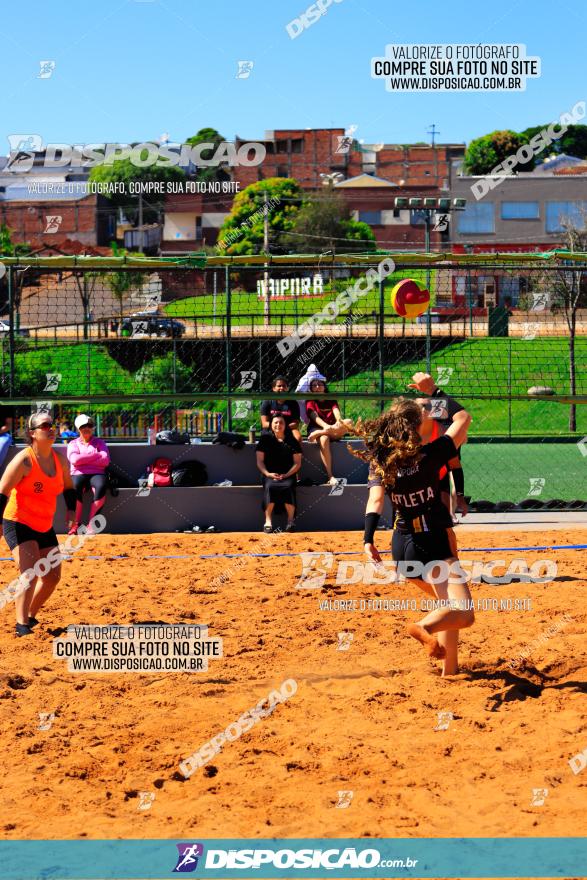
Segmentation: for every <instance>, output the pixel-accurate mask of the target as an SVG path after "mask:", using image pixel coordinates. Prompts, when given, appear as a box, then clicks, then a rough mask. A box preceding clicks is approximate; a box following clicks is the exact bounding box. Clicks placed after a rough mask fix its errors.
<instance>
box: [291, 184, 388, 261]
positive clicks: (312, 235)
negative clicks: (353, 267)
mask: <svg viewBox="0 0 587 880" xmlns="http://www.w3.org/2000/svg"><path fill="white" fill-rule="evenodd" d="M282 241H283V244H284V245H285V246H286V247H288V248H289V250H290V252H293V253H302V254H304V253H305V254H315V253H323V252H324V251H327V250H329V251H332V252H333V253H361V252H365V251H370V250H374V249H375V246H376V244H375V236H374V235H373V230H372V229H371V227H370V226H369V225H368V224H367V223H362V222H359V221H357V220H352V219H351V216H350V211H349V209H348V207H347V206H346V203H345V201H344V199H343V198H342V196H341V195H340V193H338V192H336V191H335V190H334V189H333V188H332V186H330V187H328V188H327V189H324V190H323V191H322V192H319V193H318V194H317V196H316V197H314V198H312V199H309V200H308V201H306V202H304V204H303V206H302V208H301V209H300V211H299V212H298V214H297V216H296V218H295V221H294V225H293V229H292V231H291V234H285V235H284V236H283V237H282Z"/></svg>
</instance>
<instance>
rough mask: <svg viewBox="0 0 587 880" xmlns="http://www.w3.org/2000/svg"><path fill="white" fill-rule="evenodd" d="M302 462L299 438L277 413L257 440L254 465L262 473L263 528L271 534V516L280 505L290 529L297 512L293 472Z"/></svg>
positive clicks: (287, 529) (286, 529)
mask: <svg viewBox="0 0 587 880" xmlns="http://www.w3.org/2000/svg"><path fill="white" fill-rule="evenodd" d="M301 465H302V450H301V447H300V444H299V443H298V441H297V440H296V439H295V438H294V437H292V435H291V433H290V432H289V431H286V429H285V419H284V417H283V416H282V415H281V414H280V413H278V414H277V415H275V416H273V418H272V419H271V424H270V428H269V431H268V432H267V433H266V434H262V435H261V438H260V439H259V442H258V443H257V467H258V469H259V470H260V471H261V473H262V474H263V510H264V511H265V525H264V526H263V531H264V532H266V533H267V534H271V532H272V531H273V523H272V521H271V516H272V514H273V511H274V509H275V512H276V513H279V512H281V510H282V509H283V508H285V511H286V513H287V526H286V527H285V531H286V532H293V531H294V529H295V526H294V517H295V514H296V474H297V472H298V471H299V469H300V467H301Z"/></svg>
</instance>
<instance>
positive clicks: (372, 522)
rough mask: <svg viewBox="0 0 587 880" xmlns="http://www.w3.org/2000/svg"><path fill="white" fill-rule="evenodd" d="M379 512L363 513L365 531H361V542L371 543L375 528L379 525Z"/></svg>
mask: <svg viewBox="0 0 587 880" xmlns="http://www.w3.org/2000/svg"><path fill="white" fill-rule="evenodd" d="M380 519H381V514H379V513H366V514H365V531H364V532H363V544H372V543H373V538H374V537H375V529H376V528H377V526H378V525H379V520H380Z"/></svg>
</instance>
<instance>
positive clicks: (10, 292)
mask: <svg viewBox="0 0 587 880" xmlns="http://www.w3.org/2000/svg"><path fill="white" fill-rule="evenodd" d="M12 273H13V269H12V266H9V267H8V364H9V374H8V392H9V394H10V397H13V396H14V277H13V274H12Z"/></svg>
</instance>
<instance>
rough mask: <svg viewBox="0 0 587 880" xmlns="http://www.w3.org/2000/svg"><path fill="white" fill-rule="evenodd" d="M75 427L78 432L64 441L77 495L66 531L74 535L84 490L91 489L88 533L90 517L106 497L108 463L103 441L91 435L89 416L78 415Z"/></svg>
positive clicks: (90, 527)
mask: <svg viewBox="0 0 587 880" xmlns="http://www.w3.org/2000/svg"><path fill="white" fill-rule="evenodd" d="M75 427H76V428H77V430H78V431H79V434H80V435H79V437H78V438H77V439H76V440H72V441H71V442H70V443H68V445H67V458H68V460H69V464H70V465H71V477H72V479H73V485H74V488H75V492H76V496H77V502H76V505H75V522H74V523H73V524H72V526H71V528H70V530H69V534H70V535H77V530H78V528H79V526H80V523H81V518H82V507H83V498H84V492H87V491H91V492H92V495H93V501H92V506H91V508H90V516H89V521H90V525H89V526H88V534H90V535H91V534H92V533H93V529H92V526H91V523H92V520H93V519H94V517H95V516H96V514H97V513H98V511H99V510H101V509H102V507H103V506H104V502H105V501H106V468H107V467H108V465H109V464H110V453H109V452H108V447H107V446H106V444H105V443H104V441H103V440H100V438H99V437H94V423H93V421H92V420H91V418H90V417H89V416H86V415H79V416H78V417H77V418H76V420H75Z"/></svg>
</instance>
